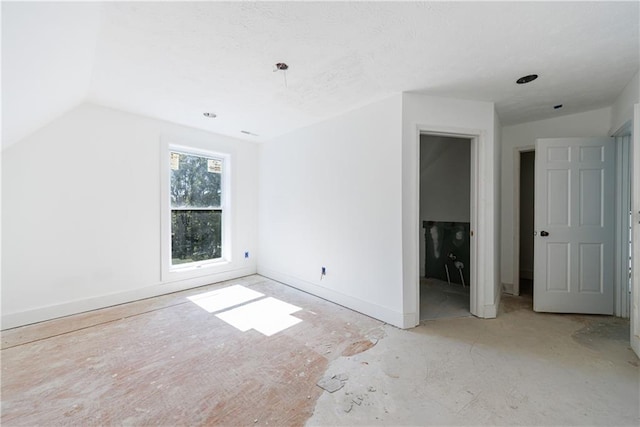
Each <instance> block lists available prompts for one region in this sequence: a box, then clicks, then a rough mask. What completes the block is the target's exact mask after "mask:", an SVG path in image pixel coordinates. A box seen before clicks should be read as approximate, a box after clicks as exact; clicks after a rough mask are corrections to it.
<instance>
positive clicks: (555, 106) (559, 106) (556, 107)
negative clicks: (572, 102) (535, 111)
mask: <svg viewBox="0 0 640 427" xmlns="http://www.w3.org/2000/svg"><path fill="white" fill-rule="evenodd" d="M560 108H562V104H558V105H554V106H553V109H554V110H558V109H560Z"/></svg>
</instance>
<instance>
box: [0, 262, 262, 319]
mask: <svg viewBox="0 0 640 427" xmlns="http://www.w3.org/2000/svg"><path fill="white" fill-rule="evenodd" d="M252 274H256V268H255V267H247V268H241V269H237V270H229V271H224V272H220V273H216V274H212V275H208V276H203V277H196V278H193V279H188V280H180V281H175V282H171V283H156V284H154V285H150V286H146V287H144V288H137V289H133V290H131V291H126V292H119V293H115V294H108V295H101V296H97V297H93V298H85V299H80V300H75V301H69V302H66V303H62V304H56V305H50V306H46V307H39V308H35V309H31V310H25V311H19V312H14V313H9V314H4V313H3V314H2V330H5V329H10V328H16V327H18V326H24V325H29V324H32V323H38V322H43V321H45V320H51V319H56V318H58V317H64V316H70V315H72V314H78V313H83V312H85V311H91V310H97V309H100V308H105V307H111V306H113V305H118V304H124V303H128V302H133V301H137V300H141V299H145V298H151V297H157V296H160V295H166V294H170V293H173V292H179V291H184V290H187V289H191V288H197V287H200V286H205V285H210V284H213V283H218V282H223V281H225V280H231V279H237V278H239V277H244V276H249V275H252Z"/></svg>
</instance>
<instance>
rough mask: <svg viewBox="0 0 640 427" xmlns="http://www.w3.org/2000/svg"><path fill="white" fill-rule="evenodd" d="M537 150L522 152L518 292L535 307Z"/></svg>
mask: <svg viewBox="0 0 640 427" xmlns="http://www.w3.org/2000/svg"><path fill="white" fill-rule="evenodd" d="M535 162H536V152H535V151H534V150H531V151H522V152H520V245H519V246H520V247H519V249H520V255H519V257H518V258H519V259H518V261H519V262H518V267H519V268H518V270H519V271H518V279H519V280H518V289H517V291H518V293H515V292H514V294H516V295H521V296H524V297H526V298H527V299H530V300H531V301H530V303H531V307H532V308H533V265H534V262H533V261H534V258H533V256H534V250H533V247H534V240H533V238H534V200H535V197H534V194H535V166H536V163H535Z"/></svg>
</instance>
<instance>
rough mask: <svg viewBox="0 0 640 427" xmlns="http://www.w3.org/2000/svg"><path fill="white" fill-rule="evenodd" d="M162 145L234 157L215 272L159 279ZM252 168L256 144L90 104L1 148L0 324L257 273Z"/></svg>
mask: <svg viewBox="0 0 640 427" xmlns="http://www.w3.org/2000/svg"><path fill="white" fill-rule="evenodd" d="M161 138H171V140H172V141H175V142H179V143H182V144H184V145H193V146H195V147H200V148H206V149H209V150H213V151H218V152H224V153H229V154H230V155H231V156H232V158H231V162H232V177H231V179H232V195H231V197H232V217H231V221H232V242H231V243H232V251H233V253H232V260H231V262H230V263H228V264H224V265H220V266H218V267H216V268H215V269H214V270H213V274H211V275H208V276H204V277H198V278H195V279H189V280H182V281H175V282H161V278H160V277H161V276H160V273H161V263H160V231H161V230H160V211H159V208H160V167H161V166H160V155H161V148H160V147H161ZM257 167H258V148H257V146H256V145H255V144H253V143H249V142H244V141H240V140H236V139H233V138H228V137H223V136H218V135H214V134H211V133H207V132H204V131H199V130H195V129H191V128H187V127H183V126H179V125H174V124H171V123H167V122H161V121H157V120H153V119H149V118H145V117H141V116H136V115H132V114H128V113H123V112H119V111H115V110H110V109H106V108H102V107H98V106H94V105H89V104H84V105H81V106H79V107H78V108H76V109H74V110H72V111H71V112H69V113H67V114H65V115H63V116H62V117H60V118H59V119H57V120H55V121H53V122H52V123H50V124H49V125H47V126H45V127H44V128H42V129H40V130H39V131H37V132H35V133H33V134H32V135H30V136H29V137H27V138H25V139H23V140H21V141H20V142H18V143H16V144H14V145H12V146H11V147H10V148H8V149H6V150H4V151H3V153H2V185H3V187H2V206H3V212H2V214H3V215H2V229H3V234H2V249H3V250H2V266H3V269H2V321H3V327H4V328H8V327H13V326H17V325H21V324H26V323H31V322H35V321H40V320H44V319H48V318H53V317H58V316H62V315H67V314H71V313H75V312H80V311H85V310H90V309H95V308H99V307H104V306H108V305H113V304H117V303H122V302H127V301H131V300H135V299H139V298H145V297H149V296H154V295H159V294H163V293H168V292H173V291H176V290H180V289H185V288H189V287H194V286H199V285H203V284H207V283H212V282H215V281H219V280H225V279H229V278H233V277H239V276H243V275H247V274H253V273H255V271H256V262H255V260H256V257H257V198H258V196H257V192H258V180H257ZM244 251H249V252H250V253H251V254H252V257H250V258H249V259H244V258H243V256H242V255H243V253H244Z"/></svg>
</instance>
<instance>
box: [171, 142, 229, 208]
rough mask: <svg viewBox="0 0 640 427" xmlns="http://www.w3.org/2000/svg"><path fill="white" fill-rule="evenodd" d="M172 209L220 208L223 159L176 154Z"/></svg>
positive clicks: (173, 156) (172, 182) (173, 167)
mask: <svg viewBox="0 0 640 427" xmlns="http://www.w3.org/2000/svg"><path fill="white" fill-rule="evenodd" d="M170 155H171V207H172V208H179V207H188V208H217V207H220V194H221V191H222V187H221V176H222V173H221V172H222V160H219V159H212V158H207V157H201V156H195V155H190V154H183V153H176V152H172V153H170Z"/></svg>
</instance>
